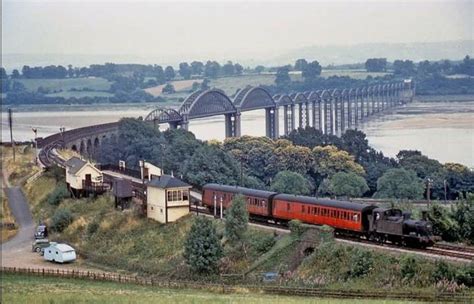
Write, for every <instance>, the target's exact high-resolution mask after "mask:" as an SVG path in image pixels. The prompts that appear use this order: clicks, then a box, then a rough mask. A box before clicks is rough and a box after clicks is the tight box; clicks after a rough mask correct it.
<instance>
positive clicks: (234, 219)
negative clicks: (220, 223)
mask: <svg viewBox="0 0 474 304" xmlns="http://www.w3.org/2000/svg"><path fill="white" fill-rule="evenodd" d="M248 222H249V214H248V211H247V205H246V202H245V199H244V197H243V196H242V195H237V196H235V197H234V198H233V199H232V203H231V206H230V207H229V208H228V209H227V210H226V215H225V236H226V238H227V240H228V241H229V242H230V243H231V244H233V245H235V244H237V243H242V242H243V239H244V236H245V232H246V231H247V227H248Z"/></svg>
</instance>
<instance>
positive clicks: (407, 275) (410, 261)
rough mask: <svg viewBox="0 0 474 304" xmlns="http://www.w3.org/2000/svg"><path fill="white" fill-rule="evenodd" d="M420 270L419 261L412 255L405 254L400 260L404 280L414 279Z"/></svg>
mask: <svg viewBox="0 0 474 304" xmlns="http://www.w3.org/2000/svg"><path fill="white" fill-rule="evenodd" d="M417 271H418V265H417V261H416V259H415V258H414V257H412V256H409V255H408V256H404V257H403V258H402V259H401V260H400V273H401V275H402V278H403V279H404V280H412V279H413V278H414V277H415V275H416V273H417Z"/></svg>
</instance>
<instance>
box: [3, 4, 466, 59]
mask: <svg viewBox="0 0 474 304" xmlns="http://www.w3.org/2000/svg"><path fill="white" fill-rule="evenodd" d="M472 8H473V4H472V2H471V1H421V0H418V1H397V2H394V1H332V2H327V1H316V2H307V1H306V2H295V3H290V2H269V1H260V2H248V1H247V2H237V1H221V2H196V1H192V2H177V3H174V2H169V1H164V2H163V1H140V2H131V1H99V2H96V1H81V2H79V1H62V2H58V1H34V0H30V1H11V0H6V1H3V3H2V54H25V55H38V54H40V55H48V54H52V55H65V56H67V55H79V54H80V55H84V56H91V55H92V56H101V55H114V56H125V57H126V56H132V57H136V58H140V57H148V58H160V59H162V61H163V62H173V63H174V62H176V61H189V60H194V59H200V60H205V59H216V60H227V59H229V60H243V59H245V60H247V61H248V62H252V61H255V62H257V61H262V60H265V59H268V58H274V57H278V56H280V55H282V54H285V53H289V52H292V51H294V50H298V49H302V48H308V47H313V46H322V47H324V46H350V45H358V44H365V43H413V42H421V43H425V42H438V41H457V40H471V39H472V38H473V35H472V28H473V26H472V25H473V18H472V11H473V10H472Z"/></svg>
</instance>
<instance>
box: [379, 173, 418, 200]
mask: <svg viewBox="0 0 474 304" xmlns="http://www.w3.org/2000/svg"><path fill="white" fill-rule="evenodd" d="M423 191H424V185H423V182H422V180H421V179H420V178H419V177H417V176H416V173H415V172H414V171H412V170H405V169H390V170H388V171H387V172H385V173H384V174H383V175H382V177H380V178H379V179H378V180H377V192H376V193H375V195H374V196H375V197H380V198H399V199H421V198H422V197H423Z"/></svg>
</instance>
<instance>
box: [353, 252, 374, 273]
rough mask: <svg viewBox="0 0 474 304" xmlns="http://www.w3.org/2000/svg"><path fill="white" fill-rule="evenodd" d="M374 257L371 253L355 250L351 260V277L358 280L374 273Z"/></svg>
mask: <svg viewBox="0 0 474 304" xmlns="http://www.w3.org/2000/svg"><path fill="white" fill-rule="evenodd" d="M373 265H374V257H373V255H372V253H371V252H370V251H367V250H359V249H357V250H354V252H353V253H352V256H351V260H350V269H349V276H350V277H352V278H358V277H362V276H365V275H367V274H368V273H369V272H370V271H372V269H373Z"/></svg>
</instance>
